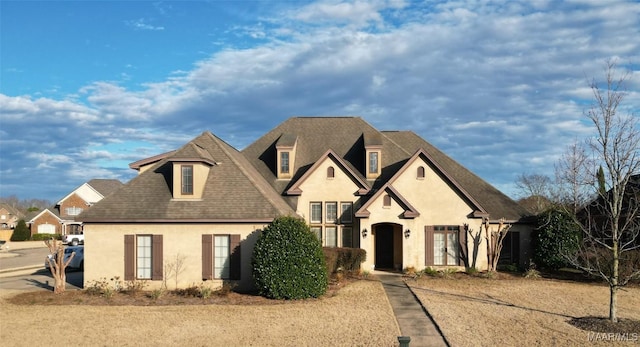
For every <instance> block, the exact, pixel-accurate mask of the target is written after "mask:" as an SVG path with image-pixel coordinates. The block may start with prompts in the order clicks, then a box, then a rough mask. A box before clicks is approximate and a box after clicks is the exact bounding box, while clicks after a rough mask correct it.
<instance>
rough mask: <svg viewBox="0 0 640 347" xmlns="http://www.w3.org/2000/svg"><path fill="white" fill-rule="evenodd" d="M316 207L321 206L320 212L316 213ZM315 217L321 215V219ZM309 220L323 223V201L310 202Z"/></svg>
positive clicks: (313, 222) (314, 222)
mask: <svg viewBox="0 0 640 347" xmlns="http://www.w3.org/2000/svg"><path fill="white" fill-rule="evenodd" d="M314 206H315V207H318V206H319V207H320V211H319V213H318V214H316V215H314V210H313V208H314ZM314 217H320V218H319V219H318V218H316V219H314ZM309 222H310V223H312V224H321V223H322V203H321V202H311V203H309Z"/></svg>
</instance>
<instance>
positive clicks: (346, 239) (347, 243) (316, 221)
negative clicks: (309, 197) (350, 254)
mask: <svg viewBox="0 0 640 347" xmlns="http://www.w3.org/2000/svg"><path fill="white" fill-rule="evenodd" d="M323 208H324V210H323ZM309 209H310V218H309V224H311V225H310V230H311V232H313V234H314V235H316V237H317V238H318V239H319V240H320V242H321V243H322V245H323V246H325V247H353V202H350V201H343V202H337V201H329V202H326V201H325V202H321V201H318V202H311V203H310V204H309Z"/></svg>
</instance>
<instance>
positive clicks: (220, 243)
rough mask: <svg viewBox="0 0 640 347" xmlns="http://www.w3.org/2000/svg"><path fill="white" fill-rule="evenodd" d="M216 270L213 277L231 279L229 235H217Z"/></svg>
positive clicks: (215, 250) (215, 248)
mask: <svg viewBox="0 0 640 347" xmlns="http://www.w3.org/2000/svg"><path fill="white" fill-rule="evenodd" d="M213 242H214V245H215V247H214V250H213V252H214V255H213V256H214V261H213V263H214V268H213V277H214V278H223V279H227V278H229V269H230V265H231V264H230V261H229V254H230V253H229V236H228V235H222V236H220V235H216V236H215V238H214V241H213Z"/></svg>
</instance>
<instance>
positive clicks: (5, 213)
mask: <svg viewBox="0 0 640 347" xmlns="http://www.w3.org/2000/svg"><path fill="white" fill-rule="evenodd" d="M22 218H24V214H23V213H22V212H20V211H19V210H18V209H17V208H14V207H13V206H11V205H9V204H5V203H0V229H2V230H8V229H15V227H16V225H17V224H18V221H19V220H20V219H22Z"/></svg>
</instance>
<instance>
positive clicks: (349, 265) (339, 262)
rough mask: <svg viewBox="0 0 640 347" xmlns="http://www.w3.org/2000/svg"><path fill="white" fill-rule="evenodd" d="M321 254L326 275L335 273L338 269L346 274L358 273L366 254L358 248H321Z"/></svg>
mask: <svg viewBox="0 0 640 347" xmlns="http://www.w3.org/2000/svg"><path fill="white" fill-rule="evenodd" d="M322 252H323V253H324V259H325V262H326V263H327V274H328V275H332V274H334V273H336V272H337V271H338V269H342V271H346V272H352V271H358V270H360V264H362V263H363V262H364V261H365V260H367V252H366V251H365V250H364V249H360V248H335V247H323V248H322Z"/></svg>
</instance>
